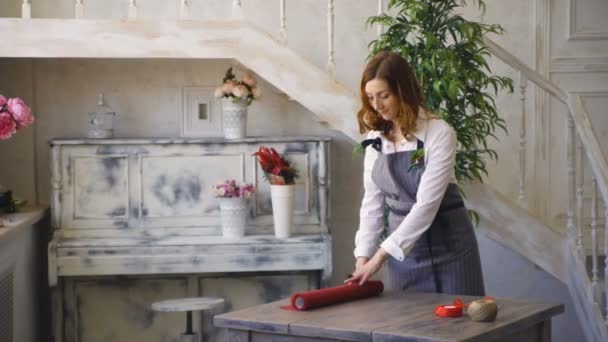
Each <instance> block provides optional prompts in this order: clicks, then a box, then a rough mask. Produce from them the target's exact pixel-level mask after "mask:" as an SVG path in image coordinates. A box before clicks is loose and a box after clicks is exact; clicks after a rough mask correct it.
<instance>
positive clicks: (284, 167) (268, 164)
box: [253, 146, 298, 185]
mask: <svg viewBox="0 0 608 342" xmlns="http://www.w3.org/2000/svg"><path fill="white" fill-rule="evenodd" d="M253 155H254V156H256V157H257V159H258V162H259V163H260V167H261V168H262V170H263V171H264V173H265V174H266V179H268V181H269V182H270V184H272V185H292V184H295V182H296V178H298V170H297V169H296V168H295V167H294V166H293V164H292V163H291V162H290V161H289V160H287V159H286V158H285V157H284V156H283V155H281V154H280V153H278V152H277V151H276V150H275V149H274V148H272V147H270V148H269V147H265V146H260V148H259V149H258V151H257V152H256V153H254V154H253Z"/></svg>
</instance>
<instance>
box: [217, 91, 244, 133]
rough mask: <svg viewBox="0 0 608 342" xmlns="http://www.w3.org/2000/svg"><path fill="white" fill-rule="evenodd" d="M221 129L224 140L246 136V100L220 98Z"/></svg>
mask: <svg viewBox="0 0 608 342" xmlns="http://www.w3.org/2000/svg"><path fill="white" fill-rule="evenodd" d="M222 127H223V128H224V138H226V139H242V138H245V136H246V135H247V100H242V99H239V100H237V101H236V102H232V98H222Z"/></svg>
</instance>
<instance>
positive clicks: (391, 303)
mask: <svg viewBox="0 0 608 342" xmlns="http://www.w3.org/2000/svg"><path fill="white" fill-rule="evenodd" d="M455 297H456V296H453V295H444V294H436V293H412V292H409V293H405V292H394V293H391V292H387V293H384V294H382V295H381V296H380V297H375V298H368V299H363V300H358V301H353V302H350V303H344V304H339V305H334V306H329V307H325V308H320V309H315V310H311V311H306V312H299V311H287V310H282V309H280V308H279V307H280V306H282V305H287V304H288V300H287V299H284V300H281V301H277V302H273V303H269V304H263V305H258V306H255V307H251V308H248V309H244V310H239V311H233V312H229V313H225V314H222V315H218V316H215V318H214V324H215V325H216V326H217V327H222V328H228V335H229V337H230V338H229V341H230V342H245V341H256V342H257V341H281V342H307V341H326V342H330V341H374V342H379V341H386V342H388V341H425V342H430V341H543V342H544V341H550V340H551V317H552V316H554V315H558V314H560V313H562V312H564V306H563V305H562V304H544V303H530V302H525V301H515V300H510V299H496V302H497V304H498V317H497V318H496V320H495V321H494V322H489V323H487V322H486V323H484V322H474V321H472V320H470V319H469V318H468V317H467V316H463V317H459V318H440V317H437V316H435V314H434V308H435V307H436V306H437V305H439V304H451V303H452V301H453V300H454V298H455ZM459 297H460V298H461V299H462V300H463V301H465V303H468V302H470V301H472V300H474V299H479V297H469V296H459Z"/></svg>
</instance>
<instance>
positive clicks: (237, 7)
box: [232, 0, 243, 19]
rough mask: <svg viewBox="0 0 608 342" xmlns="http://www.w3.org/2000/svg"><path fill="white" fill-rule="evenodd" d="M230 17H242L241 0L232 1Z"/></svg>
mask: <svg viewBox="0 0 608 342" xmlns="http://www.w3.org/2000/svg"><path fill="white" fill-rule="evenodd" d="M232 18H234V19H242V18H243V3H242V1H241V0H233V1H232Z"/></svg>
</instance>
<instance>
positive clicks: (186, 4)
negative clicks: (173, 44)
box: [179, 0, 190, 20]
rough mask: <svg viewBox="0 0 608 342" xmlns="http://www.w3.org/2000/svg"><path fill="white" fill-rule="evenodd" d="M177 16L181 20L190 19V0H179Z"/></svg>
mask: <svg viewBox="0 0 608 342" xmlns="http://www.w3.org/2000/svg"><path fill="white" fill-rule="evenodd" d="M179 18H180V19H182V20H188V19H190V0H181V1H180V6H179Z"/></svg>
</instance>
